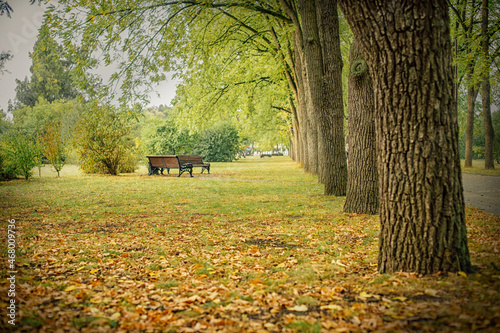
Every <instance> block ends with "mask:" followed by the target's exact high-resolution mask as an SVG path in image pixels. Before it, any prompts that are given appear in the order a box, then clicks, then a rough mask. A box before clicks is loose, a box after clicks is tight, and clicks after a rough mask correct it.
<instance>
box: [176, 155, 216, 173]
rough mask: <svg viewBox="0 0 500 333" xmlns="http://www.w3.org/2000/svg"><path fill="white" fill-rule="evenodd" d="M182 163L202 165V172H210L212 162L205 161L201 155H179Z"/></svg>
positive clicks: (194, 165)
mask: <svg viewBox="0 0 500 333" xmlns="http://www.w3.org/2000/svg"><path fill="white" fill-rule="evenodd" d="M177 157H178V158H179V162H180V163H182V164H191V165H192V166H193V167H201V173H203V171H205V170H207V171H208V173H210V163H208V162H203V159H202V158H201V156H194V155H192V156H181V155H180V156H177Z"/></svg>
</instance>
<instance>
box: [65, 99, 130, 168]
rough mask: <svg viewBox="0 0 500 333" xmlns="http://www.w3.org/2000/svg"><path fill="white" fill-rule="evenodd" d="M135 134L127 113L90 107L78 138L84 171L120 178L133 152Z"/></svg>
mask: <svg viewBox="0 0 500 333" xmlns="http://www.w3.org/2000/svg"><path fill="white" fill-rule="evenodd" d="M131 130H132V126H131V125H130V122H129V119H127V118H126V117H125V115H124V113H123V112H120V111H119V110H117V109H115V108H113V107H111V106H107V105H99V104H98V103H97V102H91V103H89V104H88V105H86V106H85V107H84V108H83V111H82V115H81V118H80V121H79V122H78V125H77V130H76V132H77V133H76V137H75V144H76V149H77V151H78V155H79V157H80V159H81V161H82V165H81V168H82V170H83V171H84V172H86V173H107V174H110V175H117V174H118V172H119V168H120V166H121V165H122V164H123V163H124V161H125V158H126V157H127V156H128V154H129V153H130V151H131V150H132V145H133V140H131V139H130V133H131ZM127 162H129V161H127Z"/></svg>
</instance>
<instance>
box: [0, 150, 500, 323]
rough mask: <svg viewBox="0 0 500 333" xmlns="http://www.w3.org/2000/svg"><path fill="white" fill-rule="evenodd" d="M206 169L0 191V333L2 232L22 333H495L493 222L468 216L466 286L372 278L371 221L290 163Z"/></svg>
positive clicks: (411, 277) (19, 184)
mask: <svg viewBox="0 0 500 333" xmlns="http://www.w3.org/2000/svg"><path fill="white" fill-rule="evenodd" d="M196 171H198V170H196ZM211 171H212V173H211V174H210V175H207V174H203V175H200V174H199V173H196V174H195V177H194V178H189V177H188V176H186V175H183V176H182V177H180V178H177V177H176V176H175V175H170V176H140V175H139V174H133V175H132V174H131V175H121V176H118V177H111V176H83V175H78V174H74V175H64V173H63V177H62V178H60V179H57V178H54V177H42V178H35V179H33V180H31V181H28V182H26V181H24V180H16V181H10V182H4V183H0V198H1V199H0V207H1V213H0V215H1V225H0V228H1V235H2V237H1V239H0V241H1V244H2V245H1V249H2V254H3V255H2V261H3V265H2V266H1V267H2V271H1V273H2V274H1V276H0V277H1V281H0V282H1V290H0V303H1V304H0V305H1V306H0V307H1V308H2V309H3V310H2V318H1V326H0V330H1V331H4V330H7V329H9V330H11V329H12V327H11V325H9V324H8V323H7V320H9V318H7V316H6V311H5V309H6V307H7V305H8V302H9V300H10V298H9V297H8V296H7V295H8V288H9V285H10V284H9V281H8V280H7V277H8V276H7V271H8V267H7V246H6V244H7V228H8V227H7V225H8V222H7V220H8V219H15V221H16V222H15V223H16V227H17V230H16V231H17V234H16V241H17V243H16V246H17V249H16V259H15V264H16V269H17V274H16V297H15V299H16V302H17V304H18V305H19V308H18V309H17V313H16V326H15V328H14V329H15V330H17V331H19V332H33V331H38V332H108V331H109V332H200V331H201V332H204V331H206V332H211V331H220V332H385V331H387V332H472V331H474V332H475V331H481V332H498V331H499V330H500V298H499V293H500V270H499V266H500V260H499V250H500V246H499V245H500V244H499V237H498V235H500V223H499V222H500V217H498V216H494V215H490V214H485V213H482V212H481V211H479V210H476V209H469V208H468V209H467V211H466V213H467V223H468V231H469V233H468V236H469V246H470V250H471V257H472V261H473V265H474V267H475V270H476V272H475V273H473V274H465V273H459V274H437V275H435V276H418V275H416V274H408V273H396V274H379V273H378V272H377V265H376V262H377V248H378V245H377V242H378V229H379V221H378V216H367V215H355V214H344V213H342V206H343V201H344V198H342V197H326V196H323V195H322V186H320V185H318V184H316V181H315V179H314V177H312V176H310V175H307V174H304V173H303V171H302V170H301V169H299V168H298V167H297V165H296V164H295V163H294V162H292V161H291V160H290V159H288V158H286V157H272V158H268V159H259V158H247V159H243V160H240V161H237V162H233V163H213V165H212V169H211ZM143 172H144V171H143Z"/></svg>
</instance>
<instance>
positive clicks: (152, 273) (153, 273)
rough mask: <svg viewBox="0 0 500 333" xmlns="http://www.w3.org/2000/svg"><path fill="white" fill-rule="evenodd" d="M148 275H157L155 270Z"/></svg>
mask: <svg viewBox="0 0 500 333" xmlns="http://www.w3.org/2000/svg"><path fill="white" fill-rule="evenodd" d="M149 275H151V276H155V275H157V273H155V272H149Z"/></svg>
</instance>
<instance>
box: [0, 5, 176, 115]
mask: <svg viewBox="0 0 500 333" xmlns="http://www.w3.org/2000/svg"><path fill="white" fill-rule="evenodd" d="M9 4H10V5H11V7H12V9H13V10H14V12H13V13H12V18H8V17H7V15H3V16H0V51H11V53H12V55H13V56H14V57H13V58H12V59H11V60H9V61H7V62H6V63H5V67H4V70H6V71H8V72H5V73H4V74H3V75H0V109H3V110H5V111H7V104H8V101H9V99H11V100H14V98H15V96H16V93H15V87H16V81H15V80H16V79H19V80H23V79H24V77H26V76H28V77H30V75H31V74H30V71H29V69H30V66H31V58H30V57H29V53H30V52H31V51H32V50H33V45H34V44H35V41H36V38H37V35H38V29H39V28H40V26H41V24H42V19H43V12H44V9H45V7H44V6H38V5H36V4H35V5H30V4H29V1H28V0H10V1H9ZM177 84H178V82H177V81H172V80H167V81H164V82H162V83H161V84H160V85H159V86H158V87H157V88H156V91H157V92H158V93H159V94H160V97H157V95H156V93H153V94H151V98H150V100H151V103H150V104H151V105H160V104H164V105H170V102H171V101H172V99H173V98H174V97H175V89H176V85H177Z"/></svg>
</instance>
